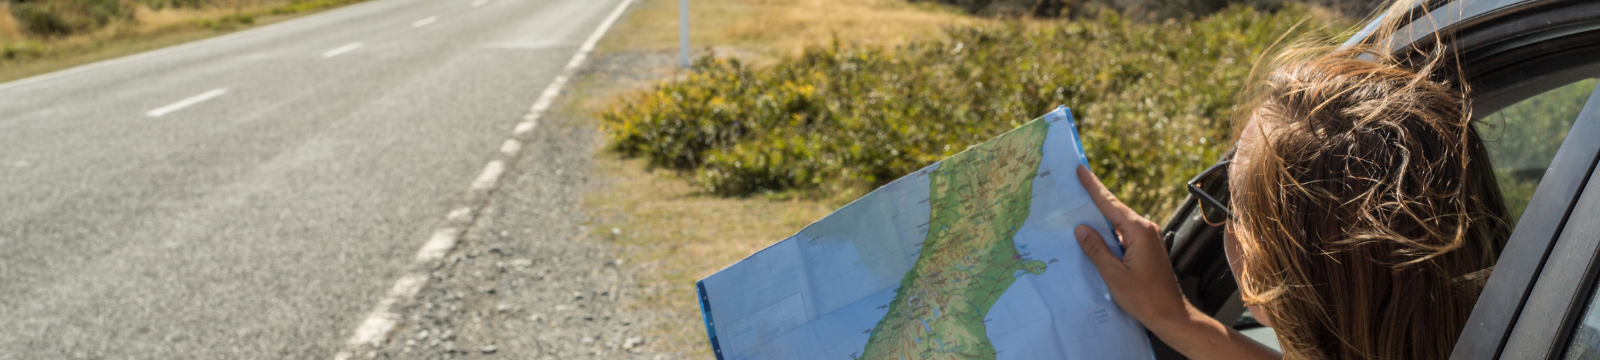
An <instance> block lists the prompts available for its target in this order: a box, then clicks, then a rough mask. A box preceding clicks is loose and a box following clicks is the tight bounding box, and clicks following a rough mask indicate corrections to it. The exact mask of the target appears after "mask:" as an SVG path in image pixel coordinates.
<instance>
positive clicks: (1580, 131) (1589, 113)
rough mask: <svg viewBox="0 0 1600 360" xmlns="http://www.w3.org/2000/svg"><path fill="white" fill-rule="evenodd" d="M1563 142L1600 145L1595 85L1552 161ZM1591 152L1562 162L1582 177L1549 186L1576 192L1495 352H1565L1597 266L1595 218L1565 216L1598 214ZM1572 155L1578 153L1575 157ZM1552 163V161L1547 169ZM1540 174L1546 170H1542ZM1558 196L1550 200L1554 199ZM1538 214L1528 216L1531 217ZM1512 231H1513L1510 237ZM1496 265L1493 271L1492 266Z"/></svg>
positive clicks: (1598, 176)
mask: <svg viewBox="0 0 1600 360" xmlns="http://www.w3.org/2000/svg"><path fill="white" fill-rule="evenodd" d="M1597 90H1600V89H1597ZM1580 126H1582V128H1580ZM1575 136H1576V138H1575ZM1569 143H1570V144H1573V145H1574V147H1576V148H1581V149H1600V91H1595V92H1594V93H1591V94H1590V95H1589V99H1588V102H1587V103H1585V104H1584V107H1583V110H1582V112H1580V113H1579V114H1578V119H1577V121H1575V122H1574V123H1573V129H1572V130H1571V131H1569V132H1568V135H1567V140H1566V141H1564V142H1563V144H1562V146H1561V147H1562V149H1561V150H1558V153H1557V158H1558V161H1559V159H1560V157H1561V155H1560V153H1559V151H1564V150H1567V147H1568V144H1569ZM1596 152H1600V151H1596ZM1596 157H1597V156H1594V155H1591V156H1590V158H1591V159H1589V162H1588V163H1587V164H1583V163H1568V164H1563V167H1564V168H1565V170H1568V172H1570V173H1574V174H1576V173H1578V171H1576V170H1578V169H1583V170H1584V171H1583V172H1585V173H1587V174H1586V175H1587V176H1585V177H1584V179H1583V183H1582V184H1554V185H1557V186H1553V188H1554V187H1560V188H1571V189H1573V190H1575V191H1580V193H1577V194H1574V195H1576V196H1573V197H1572V198H1571V199H1572V201H1570V203H1571V205H1570V206H1569V209H1568V211H1567V212H1566V214H1563V215H1562V216H1561V218H1562V219H1561V220H1562V221H1561V222H1562V224H1561V225H1560V230H1559V231H1558V232H1557V233H1556V235H1555V236H1556V240H1555V243H1554V244H1553V245H1552V246H1551V251H1550V252H1549V253H1548V255H1547V256H1546V257H1545V259H1544V261H1543V265H1542V269H1540V271H1539V273H1538V276H1537V278H1536V279H1534V280H1533V283H1532V284H1531V285H1532V288H1531V289H1530V291H1529V294H1528V296H1527V299H1526V300H1525V301H1524V303H1523V306H1522V308H1521V309H1520V314H1519V315H1518V316H1517V317H1516V320H1515V323H1514V324H1513V325H1512V326H1511V327H1510V329H1508V330H1509V331H1507V334H1506V340H1505V345H1504V346H1503V347H1502V350H1501V351H1500V355H1501V356H1499V358H1502V359H1556V358H1560V357H1561V356H1562V355H1564V354H1565V351H1566V345H1567V343H1568V341H1567V339H1568V338H1570V337H1571V333H1572V331H1573V329H1574V328H1575V327H1576V326H1577V320H1578V319H1579V318H1580V317H1582V316H1583V311H1584V309H1585V308H1586V307H1587V305H1588V300H1589V299H1590V293H1591V291H1592V289H1593V286H1594V283H1595V280H1596V278H1597V276H1596V275H1597V271H1600V266H1596V265H1600V263H1597V260H1600V242H1597V241H1595V240H1596V239H1600V221H1576V222H1574V221H1568V220H1571V219H1600V186H1586V185H1587V184H1588V183H1591V182H1594V181H1595V180H1600V173H1595V172H1594V169H1595V166H1596V164H1597V163H1600V159H1596ZM1575 160H1582V159H1581V157H1578V159H1575ZM1555 166H1556V165H1555V163H1554V162H1552V164H1551V168H1552V170H1554V169H1555ZM1545 176H1546V177H1548V176H1550V175H1549V173H1548V172H1547V174H1546V175H1545ZM1544 187H1545V186H1544V182H1543V181H1541V183H1540V184H1539V188H1540V190H1543V189H1544ZM1580 189H1581V190H1580ZM1563 190H1564V189H1563ZM1538 191H1539V190H1535V193H1534V199H1535V201H1538V200H1539V194H1538ZM1548 200H1556V199H1548ZM1560 202H1561V201H1554V203H1560ZM1552 205H1559V204H1552ZM1523 218H1524V219H1527V218H1528V215H1524V216H1523ZM1538 220H1539V219H1532V221H1538ZM1522 222H1528V221H1526V220H1525V221H1521V222H1519V224H1518V227H1519V228H1520V227H1521V226H1522V224H1521V223H1522ZM1515 236H1516V235H1513V238H1514V237H1515ZM1508 248H1509V245H1508ZM1496 270H1497V272H1498V269H1496ZM1491 277H1492V276H1491ZM1486 290H1487V289H1486ZM1552 325H1555V326H1552ZM1462 340H1463V341H1465V340H1468V339H1462Z"/></svg>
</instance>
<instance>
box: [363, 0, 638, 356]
mask: <svg viewBox="0 0 1600 360" xmlns="http://www.w3.org/2000/svg"><path fill="white" fill-rule="evenodd" d="M485 2H487V0H476V1H474V2H473V3H472V6H473V7H477V6H480V5H482V4H483V3H485ZM631 4H633V0H622V3H621V4H618V5H617V8H616V10H613V11H612V12H611V15H609V16H607V17H606V19H605V21H602V22H600V27H599V28H596V29H595V30H594V34H592V35H589V38H588V39H587V40H585V41H584V43H583V46H580V47H578V53H576V54H573V55H572V61H569V62H567V66H566V68H563V69H562V71H561V75H558V76H556V78H555V79H554V80H552V81H551V82H550V85H549V86H548V87H546V88H545V90H544V92H543V93H540V94H539V99H537V100H535V101H534V103H533V106H532V107H531V108H529V109H528V114H527V115H524V116H523V117H522V122H519V123H517V126H516V127H515V128H514V129H512V131H511V138H510V139H506V141H505V142H503V143H501V144H500V153H501V158H499V159H495V160H492V161H489V163H488V164H487V165H484V167H483V172H481V173H479V174H478V177H477V178H476V179H473V181H472V188H471V190H473V191H476V192H483V193H487V192H488V191H490V190H493V189H494V188H495V187H497V186H499V182H500V178H501V176H502V175H503V174H504V173H505V171H506V164H507V161H510V160H514V159H515V158H516V155H517V152H518V151H521V150H522V141H521V140H518V138H521V137H524V136H527V135H528V134H529V133H531V132H533V129H534V127H535V126H537V125H538V123H539V117H540V116H543V115H544V112H545V111H546V110H549V109H550V106H551V105H553V104H554V103H555V99H556V97H557V96H560V95H561V89H562V88H563V87H565V86H566V85H567V82H568V81H569V80H570V79H571V77H572V75H573V74H576V73H577V70H578V68H579V67H580V66H582V65H583V62H584V60H585V59H588V58H589V54H590V53H592V52H594V47H595V45H596V44H598V43H599V42H600V38H602V37H605V35H606V31H607V30H610V29H611V26H612V25H615V24H616V22H617V19H618V18H621V17H622V14H623V12H625V11H627V10H628V5H631ZM434 21H438V17H433V16H430V17H428V18H426V19H422V20H417V21H416V22H413V23H411V26H413V27H421V26H424V25H428V24H432V23H433V22H434ZM481 206H483V205H482V204H481V203H479V204H478V205H472V207H461V208H457V209H455V210H452V211H450V213H449V214H448V215H446V216H445V223H444V224H443V225H440V227H439V228H438V229H436V230H434V232H433V235H432V236H430V237H429V238H428V242H427V243H426V244H423V245H422V248H421V249H418V250H417V256H416V258H415V261H416V262H417V263H418V264H422V265H424V268H429V267H430V266H433V265H434V264H436V263H437V262H438V261H440V260H442V259H444V257H445V255H448V254H449V253H450V250H452V249H455V247H456V242H457V241H458V240H459V239H460V237H461V234H462V233H463V232H465V231H466V229H465V228H466V227H469V226H470V224H471V220H472V216H473V213H475V212H477V208H476V207H481ZM462 224H467V225H462ZM426 271H427V270H424V272H420V273H412V274H409V275H406V276H404V277H401V278H400V280H398V281H396V282H395V284H394V288H393V289H391V290H389V293H388V294H387V296H384V298H383V299H382V300H379V301H378V304H377V306H374V307H373V309H372V312H371V313H368V314H367V317H366V319H365V320H363V321H362V322H361V325H359V326H358V327H357V328H356V331H355V334H353V335H351V336H350V340H349V341H347V342H345V348H344V350H341V351H339V352H338V353H337V354H334V357H333V358H334V359H336V360H345V359H351V358H353V357H356V356H357V355H360V356H361V357H363V358H370V357H372V356H374V355H376V353H375V352H373V351H372V350H371V349H372V348H375V347H377V346H378V345H380V344H382V343H383V342H384V340H385V339H386V338H388V336H389V332H391V331H393V330H394V327H395V322H396V321H398V320H399V319H400V314H399V313H396V312H395V311H394V309H392V308H393V307H394V305H395V304H396V303H397V302H399V301H401V300H407V299H411V298H412V297H414V296H416V294H417V291H418V290H419V289H421V288H422V286H424V285H426V284H427V282H428V276H427V275H426Z"/></svg>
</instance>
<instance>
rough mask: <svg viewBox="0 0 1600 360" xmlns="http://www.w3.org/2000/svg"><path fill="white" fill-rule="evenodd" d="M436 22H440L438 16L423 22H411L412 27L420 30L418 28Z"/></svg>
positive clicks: (430, 17)
mask: <svg viewBox="0 0 1600 360" xmlns="http://www.w3.org/2000/svg"><path fill="white" fill-rule="evenodd" d="M435 21H439V17H438V16H429V17H427V18H425V19H422V20H417V21H412V22H411V27H414V28H418V27H423V26H428V24H432V23H433V22H435Z"/></svg>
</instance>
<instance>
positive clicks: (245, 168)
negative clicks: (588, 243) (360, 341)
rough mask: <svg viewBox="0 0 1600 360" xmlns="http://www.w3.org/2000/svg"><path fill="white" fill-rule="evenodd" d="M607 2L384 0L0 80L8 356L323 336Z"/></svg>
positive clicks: (496, 143)
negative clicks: (225, 34) (24, 76)
mask: <svg viewBox="0 0 1600 360" xmlns="http://www.w3.org/2000/svg"><path fill="white" fill-rule="evenodd" d="M620 2H621V1H620V0H443V1H439V0H376V1H372V2H367V3H362V4H357V5H352V6H349V7H345V8H341V9H337V10H332V11H328V12H324V13H321V14H316V15H311V16H307V17H303V18H299V19H295V20H291V21H287V22H283V23H278V24H273V25H268V26H263V27H260V28H256V29H252V30H247V31H243V32H240V33H235V34H232V35H227V36H223V37H219V38H213V39H210V40H204V41H201V42H197V43H193V44H189V45H182V46H178V47H175V48H169V49H164V50H157V51H154V52H150V53H145V54H140V55H135V56H132V57H128V58H123V59H118V60H112V61H109V62H105V63H100V64H94V65H89V66H85V67H80V68H75V69H70V70H66V71H63V72H59V73H55V74H48V75H44V76H41V77H36V78H30V79H24V80H19V81H15V82H11V83H6V84H0V324H3V325H0V359H46V358H51V359H53V358H116V359H167V358H205V359H216V358H328V357H331V356H333V354H335V353H336V352H339V351H340V350H341V349H343V347H344V346H345V345H344V344H345V342H346V341H347V340H348V339H349V338H350V337H351V334H352V332H353V331H354V329H355V327H356V326H357V325H358V323H360V322H361V321H362V319H363V318H365V317H366V316H367V313H368V312H369V311H371V310H372V309H373V307H374V303H377V302H378V301H379V300H380V299H381V298H383V297H384V296H385V292H386V291H388V289H390V287H391V286H392V285H393V284H394V283H395V282H396V279H397V278H399V277H401V276H402V275H404V274H405V273H406V272H407V271H410V270H408V269H411V268H412V261H413V260H412V259H413V256H414V254H416V252H417V249H418V248H419V247H421V246H422V245H423V244H424V243H425V242H427V241H428V240H429V236H430V234H431V233H432V232H433V231H434V229H435V228H436V227H437V226H438V225H439V224H440V223H441V222H442V221H443V219H444V214H446V213H448V212H449V211H450V210H452V208H454V207H457V206H460V203H461V202H462V201H465V200H464V199H465V198H467V197H468V194H467V191H466V189H467V187H468V185H469V184H471V183H472V182H473V181H474V179H475V178H476V177H478V174H479V171H480V170H481V169H483V167H484V163H485V161H486V160H487V159H491V158H493V157H494V156H496V155H495V154H496V153H497V152H498V151H499V150H500V148H501V141H503V140H505V139H506V137H507V136H508V135H509V134H510V132H511V129H512V127H513V126H514V125H516V124H517V123H518V122H519V121H522V117H523V115H524V114H526V113H527V112H528V108H529V105H530V104H532V103H533V102H534V100H535V99H537V98H539V95H540V93H541V92H542V91H543V90H544V88H545V86H546V85H547V84H549V83H550V82H551V81H552V79H554V78H555V77H556V76H558V75H559V74H561V71H562V69H563V67H564V66H565V65H566V64H567V62H568V61H569V60H571V59H572V57H573V54H574V53H575V52H576V51H577V50H578V47H579V46H580V44H582V43H583V42H584V40H585V38H587V37H589V36H590V35H591V33H592V32H593V31H594V30H595V29H596V28H597V26H599V24H600V23H601V22H602V21H603V19H604V18H605V17H606V16H607V15H608V13H610V12H611V11H612V10H613V9H614V8H615V7H616V6H617V5H618V4H619V3H620ZM525 160H528V159H525ZM524 162H526V161H524Z"/></svg>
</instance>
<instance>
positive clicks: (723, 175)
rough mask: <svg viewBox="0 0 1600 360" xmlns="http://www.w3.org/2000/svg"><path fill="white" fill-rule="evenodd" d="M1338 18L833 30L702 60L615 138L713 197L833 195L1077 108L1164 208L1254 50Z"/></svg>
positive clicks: (1223, 134)
mask: <svg viewBox="0 0 1600 360" xmlns="http://www.w3.org/2000/svg"><path fill="white" fill-rule="evenodd" d="M1329 21H1330V20H1327V19H1325V18H1324V17H1319V16H1313V15H1312V13H1311V11H1310V10H1309V9H1308V8H1306V7H1303V6H1288V7H1285V8H1282V9H1280V10H1278V11H1275V12H1272V13H1264V12H1260V11H1257V10H1253V9H1250V8H1247V7H1242V6H1235V7H1231V8H1229V9H1227V10H1224V11H1221V12H1218V13H1214V14H1212V15H1208V16H1205V17H1203V18H1198V19H1192V18H1191V19H1184V20H1169V21H1166V22H1164V23H1147V22H1136V21H1129V20H1127V19H1125V18H1124V17H1122V16H1121V15H1118V14H1116V13H1115V12H1112V11H1100V12H1098V13H1097V14H1095V15H1094V16H1088V17H1083V18H1080V19H1077V20H1073V21H1051V22H1020V23H1014V24H1012V25H1006V26H1001V27H973V28H952V29H948V30H947V32H948V35H947V39H945V40H940V41H923V42H915V43H911V44H909V45H905V46H899V47H894V48H884V47H879V46H872V45H854V44H840V43H838V42H837V41H836V42H835V43H833V44H831V45H826V46H813V47H810V48H808V49H806V50H805V51H804V52H803V53H802V54H799V55H797V56H793V57H789V58H785V59H783V60H780V61H779V62H778V63H776V64H775V65H772V66H770V67H763V68H754V67H751V66H748V65H745V64H742V63H740V62H739V61H736V60H731V59H721V58H714V57H707V58H702V59H700V60H699V61H698V62H697V63H695V65H694V67H693V69H692V70H691V72H690V74H688V75H687V76H686V77H685V78H683V79H681V80H678V81H672V82H666V83H662V84H658V85H656V86H655V87H654V88H653V89H651V90H649V91H644V92H640V93H636V94H633V95H631V96H626V97H625V98H623V99H622V101H619V103H618V104H617V105H616V106H614V107H612V108H610V109H608V110H606V111H603V112H602V114H601V117H602V118H603V119H604V129H605V132H606V134H607V135H608V136H609V139H610V146H611V147H613V148H615V149H617V150H619V151H621V152H622V153H624V154H626V155H629V156H638V157H644V158H647V159H649V160H650V162H651V163H652V164H653V165H654V166H659V167H664V168H668V169H674V170H677V171H679V172H680V173H682V174H684V175H685V176H684V177H685V178H687V179H689V181H691V182H692V183H694V184H695V185H697V186H699V187H700V188H702V189H703V190H705V191H707V192H710V193H716V194H722V195H735V196H737V195H749V194H757V193H766V192H782V191H795V192H802V193H808V192H810V193H822V194H826V193H833V192H837V191H841V190H846V189H847V188H851V187H875V186H878V185H882V184H884V183H886V182H888V181H891V180H894V179H896V178H898V177H900V176H902V175H904V174H907V173H910V172H912V171H915V170H917V169H919V168H921V167H924V166H927V165H929V164H931V163H933V162H935V161H938V160H940V159H942V158H945V157H947V156H950V155H953V154H955V153H956V152H959V151H961V150H963V149H965V148H966V147H968V146H971V145H974V144H977V143H980V142H983V141H985V140H988V139H989V138H991V137H994V136H996V135H999V134H1001V133H1004V132H1005V131H1007V130H1010V129H1012V128H1015V127H1017V126H1019V125H1021V124H1023V123H1024V122H1026V121H1028V120H1031V119H1034V118H1036V117H1038V116H1040V115H1043V114H1044V113H1046V112H1048V111H1050V110H1051V109H1053V108H1054V107H1056V106H1057V105H1066V106H1068V107H1071V108H1072V111H1073V114H1074V115H1075V116H1076V117H1077V119H1078V121H1079V124H1080V126H1081V129H1080V130H1081V133H1082V136H1083V141H1084V144H1085V146H1086V151H1087V153H1088V154H1089V156H1090V166H1091V167H1092V168H1093V169H1094V171H1095V173H1096V174H1098V175H1099V176H1101V178H1102V179H1103V180H1104V181H1105V182H1106V183H1107V184H1111V186H1112V187H1113V190H1114V191H1116V192H1117V194H1118V195H1119V196H1120V197H1121V198H1122V199H1123V201H1125V202H1127V203H1128V204H1129V205H1131V206H1132V207H1133V208H1135V209H1141V210H1143V211H1146V213H1145V214H1146V215H1155V214H1160V215H1162V216H1164V215H1165V214H1166V213H1168V212H1170V210H1171V209H1174V208H1175V207H1176V205H1177V203H1178V201H1180V200H1181V199H1182V197H1183V195H1184V190H1183V188H1182V187H1181V186H1180V184H1182V182H1183V181H1184V180H1187V177H1189V176H1192V175H1193V174H1195V173H1198V172H1199V171H1200V170H1201V169H1203V168H1204V167H1205V166H1207V165H1209V164H1211V163H1212V162H1213V161H1215V160H1216V159H1217V157H1218V156H1219V155H1220V154H1221V153H1222V152H1224V151H1226V148H1227V147H1228V144H1229V143H1230V138H1231V132H1230V126H1229V123H1230V121H1231V120H1232V116H1233V115H1234V113H1235V111H1236V107H1235V104H1236V103H1237V100H1238V99H1237V98H1236V94H1237V93H1238V92H1239V90H1241V89H1242V88H1243V86H1244V85H1245V78H1246V77H1247V76H1248V74H1249V72H1250V67H1251V64H1252V63H1254V61H1255V59H1256V58H1257V57H1258V56H1260V55H1261V54H1262V53H1263V52H1264V51H1267V49H1268V48H1269V46H1270V45H1271V44H1274V43H1275V41H1277V40H1279V39H1280V36H1282V35H1284V34H1285V33H1286V32H1289V33H1290V35H1288V39H1295V38H1297V37H1300V36H1302V35H1306V36H1313V37H1328V38H1331V37H1333V36H1334V35H1335V32H1336V31H1337V30H1341V29H1343V28H1344V26H1345V25H1347V24H1337V25H1329V24H1328V22H1329ZM1297 23H1298V26H1296V25H1297Z"/></svg>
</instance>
